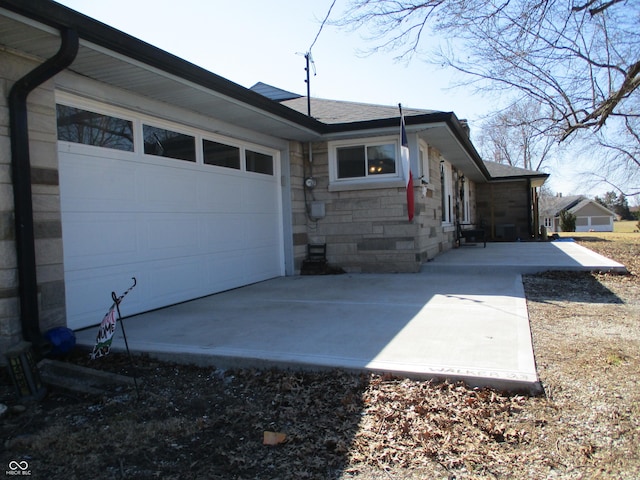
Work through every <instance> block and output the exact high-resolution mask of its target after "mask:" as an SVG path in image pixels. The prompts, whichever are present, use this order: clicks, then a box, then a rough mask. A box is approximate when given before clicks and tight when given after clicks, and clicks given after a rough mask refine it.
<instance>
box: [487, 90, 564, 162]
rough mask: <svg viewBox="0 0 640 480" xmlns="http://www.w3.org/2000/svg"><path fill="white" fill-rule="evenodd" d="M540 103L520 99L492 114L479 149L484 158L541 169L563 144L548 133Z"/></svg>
mask: <svg viewBox="0 0 640 480" xmlns="http://www.w3.org/2000/svg"><path fill="white" fill-rule="evenodd" d="M540 115H541V112H540V105H538V104H536V103H535V102H533V101H531V100H530V101H527V102H520V103H515V104H513V105H511V106H510V107H509V108H507V109H505V110H503V111H501V112H499V113H497V114H496V115H494V116H492V117H489V118H488V119H487V120H485V122H484V123H483V124H482V126H481V128H480V136H479V148H480V151H481V153H482V155H483V157H484V158H485V159H487V160H493V161H495V162H498V163H506V164H508V165H511V166H513V167H522V168H526V169H529V170H536V171H538V170H540V169H541V167H542V166H543V164H544V163H545V161H547V160H549V158H550V156H551V154H552V153H553V152H554V151H557V150H558V149H559V148H560V147H559V146H558V144H557V143H556V142H555V141H554V139H553V137H551V136H549V135H547V134H546V132H545V123H544V122H542V121H540V120H539V118H540Z"/></svg>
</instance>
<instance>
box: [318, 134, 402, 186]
mask: <svg viewBox="0 0 640 480" xmlns="http://www.w3.org/2000/svg"><path fill="white" fill-rule="evenodd" d="M398 150H399V145H398V138H397V136H391V137H378V138H372V139H354V140H341V141H336V142H330V143H329V176H330V179H331V182H332V183H333V184H338V185H340V184H343V185H354V184H374V183H375V184H376V185H377V184H378V183H380V184H381V185H380V186H384V183H385V182H394V181H398V180H400V181H401V180H402V179H401V177H400V172H399V170H400V168H399V167H398V163H399V158H400V153H399V151H398Z"/></svg>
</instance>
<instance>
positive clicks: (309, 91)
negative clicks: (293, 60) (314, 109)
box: [304, 50, 316, 116]
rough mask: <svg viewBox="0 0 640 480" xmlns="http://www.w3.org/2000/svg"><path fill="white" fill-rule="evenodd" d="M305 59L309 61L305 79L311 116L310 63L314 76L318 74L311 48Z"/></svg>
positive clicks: (308, 113) (308, 108)
mask: <svg viewBox="0 0 640 480" xmlns="http://www.w3.org/2000/svg"><path fill="white" fill-rule="evenodd" d="M304 59H305V61H306V62H307V63H306V67H305V68H304V70H305V72H307V79H306V80H305V81H304V82H305V83H306V84H307V115H309V116H311V78H310V77H309V63H311V64H312V65H313V76H314V77H315V76H316V64H315V62H314V61H313V57H312V56H311V50H309V51H308V52H307V53H305V54H304Z"/></svg>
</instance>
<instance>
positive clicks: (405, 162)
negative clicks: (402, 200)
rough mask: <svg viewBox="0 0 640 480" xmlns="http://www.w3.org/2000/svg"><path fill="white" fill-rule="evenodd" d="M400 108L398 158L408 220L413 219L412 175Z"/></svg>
mask: <svg viewBox="0 0 640 480" xmlns="http://www.w3.org/2000/svg"><path fill="white" fill-rule="evenodd" d="M398 107H399V108H400V139H401V143H400V159H401V161H402V175H403V176H404V183H405V185H406V187H407V215H408V217H409V221H411V220H413V213H414V205H413V175H412V174H411V160H410V159H409V142H408V141H407V131H406V130H405V128H404V114H403V113H402V105H400V104H398Z"/></svg>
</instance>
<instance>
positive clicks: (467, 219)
mask: <svg viewBox="0 0 640 480" xmlns="http://www.w3.org/2000/svg"><path fill="white" fill-rule="evenodd" d="M462 190H463V192H464V198H463V199H462V202H463V205H462V208H463V216H462V217H463V218H462V221H463V222H464V223H471V209H470V208H469V207H470V206H471V202H470V201H469V192H470V188H469V180H468V179H465V182H464V186H463V187H462Z"/></svg>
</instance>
